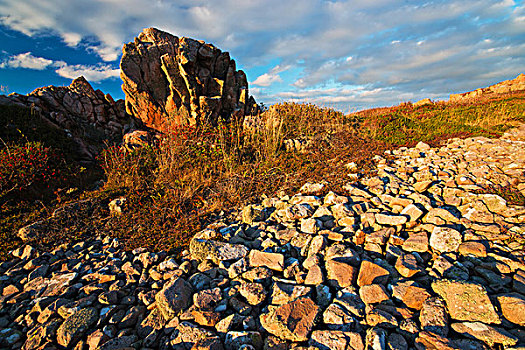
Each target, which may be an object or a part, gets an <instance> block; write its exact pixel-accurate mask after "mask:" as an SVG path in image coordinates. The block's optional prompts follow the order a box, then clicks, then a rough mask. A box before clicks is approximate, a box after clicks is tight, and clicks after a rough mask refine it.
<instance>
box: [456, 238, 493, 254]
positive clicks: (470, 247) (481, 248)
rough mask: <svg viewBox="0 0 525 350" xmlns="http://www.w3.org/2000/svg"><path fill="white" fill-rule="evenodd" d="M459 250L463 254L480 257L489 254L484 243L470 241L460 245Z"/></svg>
mask: <svg viewBox="0 0 525 350" xmlns="http://www.w3.org/2000/svg"><path fill="white" fill-rule="evenodd" d="M458 252H459V253H460V254H461V255H473V256H477V257H480V258H484V257H486V256H487V248H486V247H485V245H484V244H483V243H480V242H474V241H468V242H463V243H461V244H460V245H459V249H458Z"/></svg>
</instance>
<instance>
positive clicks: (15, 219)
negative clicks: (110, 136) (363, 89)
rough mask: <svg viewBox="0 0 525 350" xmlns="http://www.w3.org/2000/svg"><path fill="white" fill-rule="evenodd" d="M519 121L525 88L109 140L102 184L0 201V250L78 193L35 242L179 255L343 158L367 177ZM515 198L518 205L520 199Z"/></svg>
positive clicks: (330, 177)
mask: <svg viewBox="0 0 525 350" xmlns="http://www.w3.org/2000/svg"><path fill="white" fill-rule="evenodd" d="M15 112H16V113H22V112H20V111H15ZM2 113H3V111H1V110H0V115H1V114H2ZM9 113H13V112H12V111H9ZM28 117H31V114H29V115H28V114H27V111H26V112H24V113H22V115H21V118H22V120H25V119H24V118H28ZM0 120H1V119H0ZM519 122H525V94H523V93H521V94H513V95H508V96H503V97H500V98H494V99H488V100H482V101H478V102H475V103H469V104H447V103H441V102H440V103H435V104H432V105H426V106H421V107H417V108H415V107H413V106H412V105H411V104H408V103H405V104H401V105H399V106H395V107H389V108H381V109H373V110H367V111H362V112H358V113H353V114H350V115H344V114H342V113H340V112H337V111H335V110H333V109H328V108H320V107H318V106H315V105H313V104H296V103H282V104H279V105H275V106H271V107H270V108H269V110H268V111H267V112H265V113H264V114H263V115H262V119H261V121H260V124H259V126H258V127H255V128H252V129H249V130H246V129H244V128H243V127H242V125H241V123H240V122H235V121H234V122H232V123H231V124H228V125H226V124H223V123H219V125H218V126H217V127H209V126H207V127H200V128H182V127H178V128H173V129H172V130H171V131H170V132H169V133H166V134H165V135H164V136H163V138H162V139H161V141H160V144H159V146H158V147H145V148H142V149H139V150H136V151H133V152H124V151H122V150H121V149H120V148H119V147H116V146H108V147H107V149H106V150H105V151H104V152H103V153H101V154H100V155H99V157H98V165H99V166H100V169H101V170H102V171H103V172H104V179H105V184H104V187H103V188H101V189H99V190H96V191H91V192H89V191H82V190H79V191H78V192H76V194H74V195H71V196H69V197H67V196H65V197H64V196H62V195H59V196H56V193H55V197H53V196H51V197H46V198H41V199H39V201H35V200H34V199H31V200H29V199H28V200H27V201H25V202H24V203H26V204H25V206H24V205H22V204H19V203H17V204H16V205H15V204H14V203H10V204H9V205H7V206H3V207H2V210H3V212H2V218H4V213H5V219H2V221H1V222H0V242H1V244H2V246H1V247H0V257H5V252H6V251H7V250H8V249H12V248H13V247H14V246H16V245H18V244H20V242H18V241H16V240H15V239H14V238H13V237H14V232H15V231H16V229H17V228H18V227H20V226H21V225H22V224H28V223H31V222H34V221H35V220H36V219H37V218H42V217H46V216H49V215H50V213H51V212H52V211H53V209H54V208H56V207H57V206H60V205H61V203H60V202H64V201H68V200H77V199H86V200H87V202H86V203H91V204H86V205H85V207H82V208H79V209H78V210H77V211H76V214H75V216H67V217H61V218H55V219H52V220H50V221H49V222H48V227H47V229H48V234H47V235H46V239H45V240H43V241H41V242H39V243H40V245H41V246H43V247H46V248H47V247H52V246H53V245H56V244H57V243H63V242H65V241H71V240H78V239H83V238H85V237H88V236H93V235H96V234H108V235H111V236H114V237H119V238H120V239H121V240H122V241H123V242H124V243H125V245H126V246H127V247H128V248H130V249H131V248H135V247H138V246H144V247H147V248H151V249H155V250H168V251H175V252H177V251H180V250H181V249H184V248H185V247H186V246H187V244H188V242H189V238H190V237H191V236H192V235H193V234H194V233H195V232H197V231H198V230H200V229H201V227H202V226H203V225H205V224H206V223H208V222H210V221H212V220H214V219H215V218H216V217H217V216H218V215H219V214H220V213H221V211H225V212H226V213H228V212H229V211H231V210H234V209H236V208H239V207H241V206H242V205H244V204H247V203H250V202H253V201H256V200H260V199H261V198H262V196H264V195H266V196H272V195H275V194H276V193H277V192H280V191H285V192H288V193H290V194H291V193H293V192H295V191H297V190H298V189H299V187H300V186H302V185H303V184H304V183H305V182H307V181H314V182H320V181H325V182H326V183H327V184H328V186H327V190H334V191H340V192H341V191H342V185H344V184H345V183H347V182H348V176H347V173H348V171H347V169H346V167H345V166H344V165H345V164H347V163H350V162H355V163H357V165H358V168H359V170H360V172H361V173H363V174H370V173H373V172H374V167H373V164H372V157H373V155H375V154H382V153H383V152H384V151H385V150H387V149H392V148H395V147H399V146H413V145H415V144H416V143H417V142H419V141H424V142H427V143H429V144H431V145H433V146H436V145H438V144H439V143H440V142H441V141H442V140H445V139H447V138H450V137H458V136H479V135H483V136H489V137H496V136H499V135H501V134H502V133H503V132H504V130H506V129H507V128H509V127H511V126H512V125H514V124H516V123H519ZM14 124H15V122H13V125H14ZM41 127H42V128H44V126H41ZM38 128H40V127H38ZM38 128H37V129H38ZM11 129H13V128H11ZM37 131H38V130H37ZM25 132H26V133H27V131H25ZM37 134H39V132H37ZM286 139H302V140H308V145H309V146H308V147H306V148H305V149H304V150H302V152H303V153H299V152H288V151H286V150H285V148H284V147H283V141H284V140H286ZM19 141H20V140H19ZM35 141H40V140H35ZM64 141H65V140H64ZM54 147H61V146H54ZM64 147H65V148H66V149H67V147H68V146H67V145H64ZM60 149H62V148H60ZM65 153H66V154H67V152H65ZM65 158H67V157H65ZM71 162H73V161H71ZM69 187H72V186H69ZM61 193H63V192H61ZM119 196H124V197H126V198H127V201H126V206H125V208H124V211H123V213H122V214H121V215H110V213H109V211H108V209H107V208H108V206H107V204H108V203H109V201H110V200H112V199H114V198H116V197H119ZM516 196H517V194H515V193H511V194H509V196H507V198H514V197H516ZM516 198H517V199H516V201H517V202H520V200H521V197H520V198H518V197H516ZM20 205H22V207H20ZM4 207H5V208H4ZM13 242H14V243H13Z"/></svg>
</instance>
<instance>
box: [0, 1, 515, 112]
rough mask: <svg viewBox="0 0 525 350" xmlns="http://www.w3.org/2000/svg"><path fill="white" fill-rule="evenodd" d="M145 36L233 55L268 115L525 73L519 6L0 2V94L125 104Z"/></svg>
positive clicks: (465, 86) (436, 95) (398, 97)
mask: <svg viewBox="0 0 525 350" xmlns="http://www.w3.org/2000/svg"><path fill="white" fill-rule="evenodd" d="M146 27H156V28H158V29H161V30H164V31H167V32H170V33H172V34H174V35H176V36H186V37H191V38H194V39H201V40H205V41H206V42H209V43H212V44H214V45H215V46H217V47H218V48H220V49H221V50H223V51H228V52H230V55H231V56H232V57H233V58H234V59H235V60H236V63H237V67H238V69H243V70H244V71H245V72H246V74H247V77H248V81H249V82H250V92H251V94H252V95H254V97H255V98H256V100H257V102H263V103H264V104H265V105H271V104H273V103H278V102H283V101H294V102H312V103H316V104H318V105H321V106H325V107H332V108H335V109H338V110H341V111H344V112H353V111H357V110H361V109H364V108H371V107H381V106H391V105H396V104H399V103H401V102H406V101H414V102H415V101H417V100H420V99H423V98H427V97H428V98H431V99H433V100H444V99H447V98H448V96H449V94H451V93H458V92H465V91H470V90H473V89H476V88H478V87H484V86H488V85H492V84H494V83H497V82H499V81H502V80H506V79H512V78H514V77H516V76H517V75H519V74H520V73H524V72H525V5H524V3H523V1H522V0H515V1H512V0H502V1H499V0H477V1H470V0H448V1H445V0H442V1H427V2H425V1H420V0H418V1H411V0H374V1H370V0H353V1H343V0H342V1H337V0H330V1H322V0H243V1H239V0H150V1H139V0H126V1H124V0H74V1H72V0H53V1H51V0H23V1H22V0H0V93H1V94H6V93H12V92H17V93H23V94H26V93H29V92H31V91H32V90H34V89H35V88H37V87H40V86H47V85H68V84H69V83H70V82H71V80H72V79H74V78H76V77H78V76H80V75H83V76H84V77H86V79H88V81H90V82H91V83H92V85H93V86H94V87H95V88H96V89H100V90H102V91H104V92H105V93H107V92H109V93H110V94H111V95H112V96H113V97H114V98H124V94H123V92H122V90H121V88H120V85H121V81H120V78H119V62H120V58H121V55H122V45H123V44H124V43H127V42H130V41H133V39H134V37H136V36H137V35H138V34H139V33H140V32H141V31H142V29H143V28H146Z"/></svg>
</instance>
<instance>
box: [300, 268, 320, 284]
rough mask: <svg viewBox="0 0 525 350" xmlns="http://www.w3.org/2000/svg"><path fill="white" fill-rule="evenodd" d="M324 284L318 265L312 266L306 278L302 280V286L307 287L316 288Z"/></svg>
mask: <svg viewBox="0 0 525 350" xmlns="http://www.w3.org/2000/svg"><path fill="white" fill-rule="evenodd" d="M322 283H324V274H323V271H322V270H321V267H320V266H319V265H314V266H312V267H310V269H309V270H308V273H307V274H306V278H305V279H304V284H306V285H309V286H318V285H320V284H322Z"/></svg>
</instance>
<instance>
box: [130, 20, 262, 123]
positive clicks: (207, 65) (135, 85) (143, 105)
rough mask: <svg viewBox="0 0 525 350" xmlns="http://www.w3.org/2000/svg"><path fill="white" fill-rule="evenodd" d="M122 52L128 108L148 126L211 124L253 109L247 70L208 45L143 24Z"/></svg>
mask: <svg viewBox="0 0 525 350" xmlns="http://www.w3.org/2000/svg"><path fill="white" fill-rule="evenodd" d="M122 52H123V55H122V59H121V62H120V69H121V74H120V76H121V78H122V81H123V84H122V90H123V91H124V93H125V95H126V110H127V112H128V113H129V114H130V115H133V116H135V117H137V118H138V119H140V120H142V121H143V122H144V123H145V125H147V126H148V127H151V128H153V129H156V130H158V131H166V130H168V129H169V127H170V126H171V125H196V124H203V123H211V124H214V125H215V124H216V123H217V121H218V120H219V117H221V118H224V119H226V120H230V119H231V118H235V119H237V120H242V118H243V117H244V116H245V115H250V114H252V113H255V112H256V111H257V104H256V103H255V100H254V99H253V97H251V96H249V93H248V81H247V79H246V75H245V73H244V72H243V71H242V70H236V65H235V61H234V60H233V59H231V58H230V54H229V53H228V52H223V51H221V50H220V49H218V48H216V47H215V46H213V45H212V44H207V43H205V42H204V41H198V40H194V39H190V38H186V37H180V38H179V37H176V36H174V35H171V34H169V33H166V32H163V31H160V30H158V29H155V28H146V29H144V30H143V31H142V32H141V33H140V34H139V35H138V37H136V38H135V40H134V41H133V42H130V43H128V44H125V45H124V47H123V49H122Z"/></svg>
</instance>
